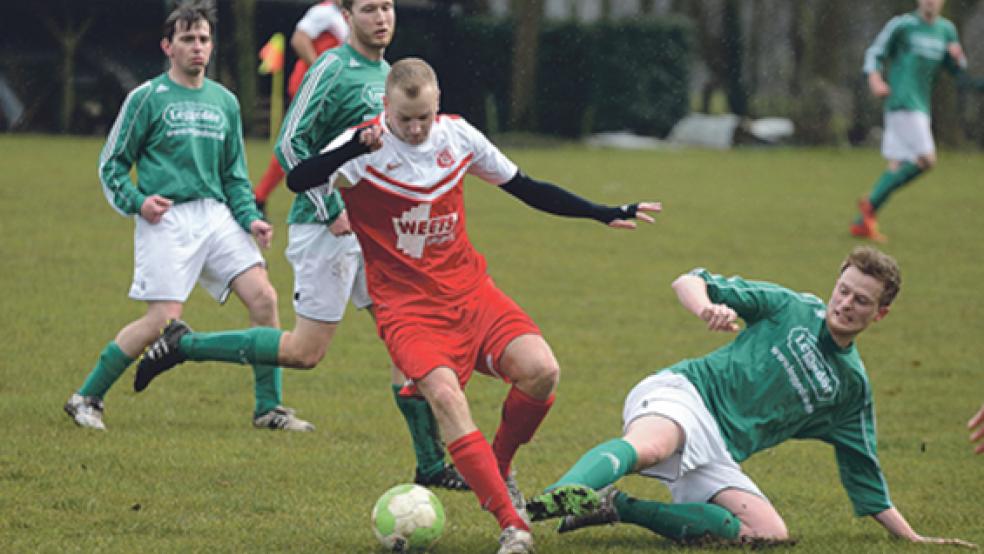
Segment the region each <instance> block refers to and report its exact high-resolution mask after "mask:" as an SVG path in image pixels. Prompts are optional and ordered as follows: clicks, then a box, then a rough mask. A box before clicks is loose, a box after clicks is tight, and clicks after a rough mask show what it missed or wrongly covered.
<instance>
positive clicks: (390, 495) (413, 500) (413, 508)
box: [372, 484, 444, 552]
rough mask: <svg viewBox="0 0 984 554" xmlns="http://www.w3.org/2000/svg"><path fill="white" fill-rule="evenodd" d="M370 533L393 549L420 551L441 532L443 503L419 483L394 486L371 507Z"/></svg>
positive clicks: (433, 541)
mask: <svg viewBox="0 0 984 554" xmlns="http://www.w3.org/2000/svg"><path fill="white" fill-rule="evenodd" d="M372 532H373V533H375V535H376V538H377V539H379V542H381V543H383V546H385V547H386V548H388V549H390V550H391V551H393V552H421V551H424V550H427V549H428V548H430V546H431V545H433V544H434V543H435V542H437V539H439V538H440V537H441V533H442V532H444V506H443V505H442V504H441V501H440V499H438V498H437V496H436V495H435V494H434V493H432V492H431V491H429V490H428V489H426V488H424V487H421V486H420V485H410V484H407V485H397V486H395V487H393V488H391V489H390V490H388V491H386V492H385V493H383V495H382V496H380V497H379V500H377V501H376V505H375V506H374V507H373V508H372Z"/></svg>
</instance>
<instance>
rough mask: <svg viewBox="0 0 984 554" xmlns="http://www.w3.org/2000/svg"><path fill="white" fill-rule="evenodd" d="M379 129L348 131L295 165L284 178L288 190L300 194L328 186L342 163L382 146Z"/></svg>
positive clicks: (369, 128) (381, 131)
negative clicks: (326, 184) (318, 152)
mask: <svg viewBox="0 0 984 554" xmlns="http://www.w3.org/2000/svg"><path fill="white" fill-rule="evenodd" d="M382 133H383V130H382V127H379V126H372V127H366V128H365V129H351V130H349V131H347V132H345V133H343V134H341V135H339V136H338V138H336V139H335V140H334V141H332V142H331V144H329V145H328V146H327V147H325V149H324V150H322V151H321V153H320V154H318V155H317V156H314V157H312V158H308V159H306V160H304V161H303V162H301V163H299V164H297V165H296V166H295V167H294V169H291V170H290V173H288V174H287V188H289V189H290V190H292V191H294V192H297V193H301V192H304V191H306V190H310V189H313V188H316V187H320V186H321V185H324V184H325V183H326V182H328V179H329V178H330V177H331V175H332V174H333V173H335V171H337V170H338V168H340V167H342V166H343V165H345V162H347V161H349V160H351V159H353V158H356V157H358V156H361V155H363V154H368V153H369V152H372V151H373V150H377V149H379V148H380V147H381V146H382V140H381V137H382Z"/></svg>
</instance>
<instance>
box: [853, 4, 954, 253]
mask: <svg viewBox="0 0 984 554" xmlns="http://www.w3.org/2000/svg"><path fill="white" fill-rule="evenodd" d="M943 2H944V0H918V9H916V11H914V12H911V13H907V14H903V15H899V16H896V17H893V18H892V19H891V20H890V21H889V22H888V24H887V25H885V28H884V29H882V30H881V32H880V33H878V36H877V37H876V38H875V42H874V43H873V44H872V45H871V46H870V47H869V48H868V50H867V51H866V52H865V55H864V72H865V74H866V75H867V76H868V87H869V88H870V89H871V93H872V94H874V95H875V96H876V97H878V98H884V99H885V105H884V109H885V131H884V136H883V138H882V156H884V157H885V158H886V159H887V160H888V168H887V169H886V170H885V172H884V173H882V175H881V177H879V178H878V180H877V181H876V182H875V185H874V188H873V189H872V190H871V193H870V194H869V195H868V196H867V197H863V198H861V199H860V200H859V201H858V209H859V211H860V214H859V215H858V217H857V218H856V219H855V221H854V223H852V224H851V234H852V235H854V236H856V237H863V238H868V239H871V240H874V241H878V242H884V241H885V240H886V237H885V235H883V234H882V233H881V232H880V231H879V229H878V220H877V219H876V213H877V212H878V210H879V209H880V208H881V207H882V206H883V205H884V204H885V202H886V201H888V198H889V196H891V195H892V193H894V192H895V191H897V190H898V189H899V188H901V187H902V186H904V185H905V184H907V183H909V182H910V181H912V180H913V179H915V178H916V177H918V176H919V175H921V174H922V173H924V172H926V171H928V170H930V169H932V167H933V166H934V165H935V164H936V146H935V144H934V142H933V131H932V129H931V126H930V104H931V100H932V89H933V83H934V82H935V80H936V75H937V74H938V73H939V69H940V67H941V66H945V67H946V68H947V69H949V70H950V71H951V72H952V73H953V74H954V75H956V74H959V73H961V72H962V71H963V70H964V69H966V67H967V58H966V56H964V52H963V49H962V48H961V47H960V42H959V40H958V38H957V29H956V27H954V25H953V23H951V22H950V21H949V20H947V19H946V18H944V17H942V16H941V15H940V11H941V10H942V9H943ZM886 64H887V66H888V68H887V70H888V82H886V81H885V78H884V73H885V70H886V67H885V66H886Z"/></svg>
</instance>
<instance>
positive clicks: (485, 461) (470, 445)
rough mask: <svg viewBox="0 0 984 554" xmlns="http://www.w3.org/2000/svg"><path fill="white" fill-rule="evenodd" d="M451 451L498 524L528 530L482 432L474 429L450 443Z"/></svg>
mask: <svg viewBox="0 0 984 554" xmlns="http://www.w3.org/2000/svg"><path fill="white" fill-rule="evenodd" d="M448 453H449V454H451V459H452V460H453V461H454V465H455V467H457V468H458V471H459V472H461V476H462V477H464V478H465V482H466V483H468V486H470V487H471V489H472V490H473V491H475V496H477V497H478V501H479V503H480V504H481V505H482V507H483V508H485V509H486V510H488V511H490V512H492V515H494V516H495V519H496V521H498V522H499V527H500V528H501V529H505V528H506V527H509V526H513V527H516V528H518V529H523V530H527V531H528V530H529V526H527V525H526V522H525V521H523V518H521V517H519V514H518V513H516V508H514V507H513V505H512V502H511V501H510V500H509V491H507V490H506V483H505V482H503V480H502V476H501V475H499V473H498V472H497V471H496V466H495V458H494V457H493V456H492V448H490V447H489V443H488V441H486V440H485V437H483V436H482V433H481V432H480V431H472V432H471V433H468V434H467V435H465V436H463V437H461V438H459V439H458V440H456V441H454V442H452V443H451V444H449V445H448Z"/></svg>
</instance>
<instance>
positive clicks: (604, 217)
mask: <svg viewBox="0 0 984 554" xmlns="http://www.w3.org/2000/svg"><path fill="white" fill-rule="evenodd" d="M500 188H501V189H502V190H504V191H506V192H508V193H509V194H511V195H513V196H515V197H516V198H519V199H520V200H522V201H523V203H524V204H526V205H527V206H530V207H531V208H536V209H537V210H540V211H542V212H547V213H549V214H553V215H559V216H565V217H581V218H586V219H594V220H595V221H600V222H601V223H604V224H605V225H608V226H609V227H615V228H618V229H635V227H636V224H635V221H633V220H634V219H639V220H641V221H645V222H646V223H652V222H653V221H654V220H653V218H652V216H650V215H649V214H651V213H653V214H655V213H659V212H660V211H662V209H663V206H662V204H660V203H659V202H639V203H636V204H626V205H624V206H603V205H601V204H595V203H594V202H591V201H590V200H587V199H584V198H581V197H580V196H578V195H576V194H574V193H573V192H570V191H568V190H566V189H563V188H560V187H558V186H557V185H554V184H552V183H547V182H544V181H537V180H535V179H531V178H530V177H528V176H527V175H526V174H524V173H523V172H522V171H517V172H516V175H515V176H513V178H512V179H510V180H509V181H507V182H505V183H503V184H502V185H500Z"/></svg>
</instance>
